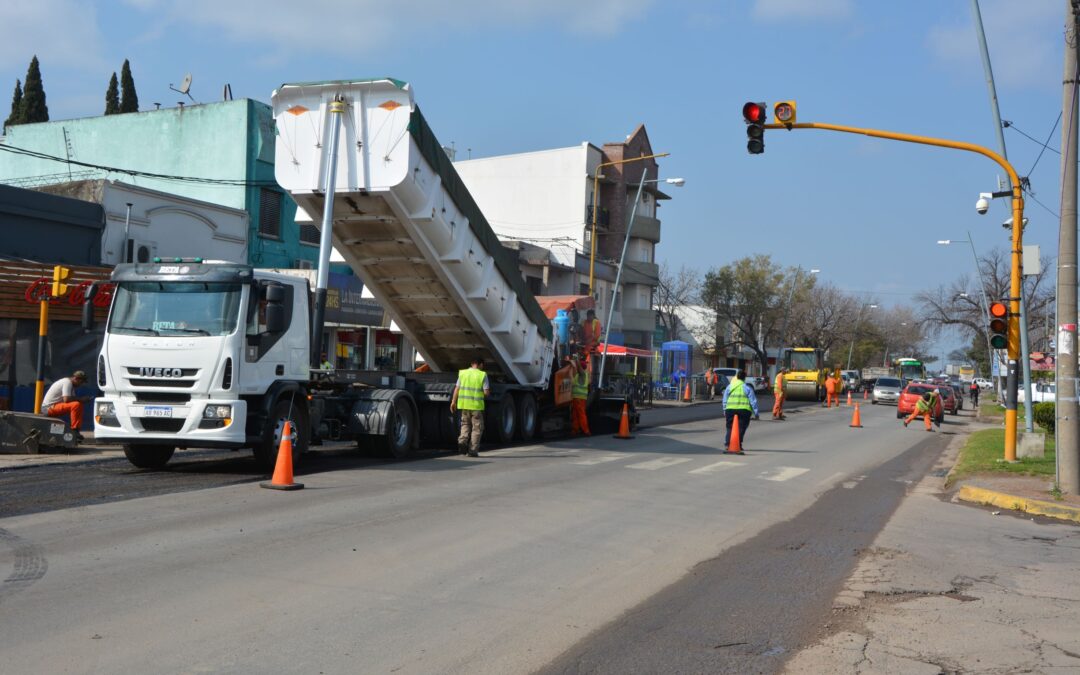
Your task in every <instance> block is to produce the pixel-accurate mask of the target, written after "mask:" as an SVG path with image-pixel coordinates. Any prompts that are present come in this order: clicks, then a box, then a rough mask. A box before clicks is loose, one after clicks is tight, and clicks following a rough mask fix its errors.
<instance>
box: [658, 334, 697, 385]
mask: <svg viewBox="0 0 1080 675" xmlns="http://www.w3.org/2000/svg"><path fill="white" fill-rule="evenodd" d="M691 354H692V352H691V348H690V344H689V343H687V342H683V341H682V340H672V341H671V342H665V343H663V344H662V345H660V380H661V381H668V382H672V383H673V384H677V383H676V382H674V379H675V378H679V379H681V378H682V377H684V376H688V375H690V374H691V373H692V372H693V371H692V366H693V364H692V363H691V360H690V356H691Z"/></svg>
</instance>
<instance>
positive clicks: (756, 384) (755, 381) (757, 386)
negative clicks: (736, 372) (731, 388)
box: [746, 375, 769, 393]
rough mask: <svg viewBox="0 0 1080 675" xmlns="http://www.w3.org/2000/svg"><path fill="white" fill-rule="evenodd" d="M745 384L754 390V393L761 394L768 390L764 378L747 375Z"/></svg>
mask: <svg viewBox="0 0 1080 675" xmlns="http://www.w3.org/2000/svg"><path fill="white" fill-rule="evenodd" d="M746 383H747V384H749V385H750V386H751V387H753V388H754V392H755V393H761V392H763V391H768V390H769V381H768V380H766V379H765V378H764V377H758V376H756V375H748V376H747V377H746Z"/></svg>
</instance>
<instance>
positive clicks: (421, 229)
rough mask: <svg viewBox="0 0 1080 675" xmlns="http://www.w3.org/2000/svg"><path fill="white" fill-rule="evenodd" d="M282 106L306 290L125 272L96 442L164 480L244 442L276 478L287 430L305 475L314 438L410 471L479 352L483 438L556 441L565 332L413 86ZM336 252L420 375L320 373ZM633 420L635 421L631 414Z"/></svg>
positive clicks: (565, 396)
mask: <svg viewBox="0 0 1080 675" xmlns="http://www.w3.org/2000/svg"><path fill="white" fill-rule="evenodd" d="M273 109H274V116H275V120H276V126H277V134H278V136H277V146H276V147H277V157H276V163H277V168H276V172H277V180H278V182H279V183H280V184H281V185H282V186H283V187H284V188H285V189H286V190H288V191H289V193H290V194H291V195H292V196H293V198H294V199H295V200H296V201H297V203H298V204H299V205H300V207H301V209H303V211H304V212H306V213H307V214H310V215H311V216H312V217H313V219H314V220H315V222H316V224H317V225H318V224H319V223H320V221H319V220H318V219H316V218H315V216H317V215H318V214H322V216H323V218H322V221H321V223H322V224H321V225H320V229H321V230H322V232H323V235H322V236H323V240H322V246H321V247H320V252H321V254H322V260H321V263H320V268H319V272H318V281H317V283H316V287H315V288H314V289H312V288H310V287H309V284H308V281H307V280H306V279H303V278H297V277H292V276H288V275H283V274H275V273H272V272H268V271H263V270H258V269H254V268H252V267H251V266H249V265H244V264H236V263H224V262H213V261H205V260H200V259H159V260H155V261H154V262H151V263H144V264H124V265H118V266H117V267H116V269H115V271H114V273H113V275H112V279H111V281H112V283H113V284H115V290H114V296H113V302H112V307H111V310H110V314H109V318H108V324H107V326H106V330H105V338H104V342H103V345H102V350H101V354H100V356H99V358H98V371H97V384H98V386H99V388H100V389H101V390H102V392H103V395H102V397H101V398H99V399H97V400H96V401H95V404H94V417H95V422H96V431H95V437H96V439H97V440H98V441H99V442H105V443H119V444H122V445H123V446H124V450H125V453H126V455H127V457H128V459H129V460H130V461H131V462H132V463H133V464H135V465H136V466H139V467H146V468H155V467H160V466H162V465H164V464H165V463H166V462H168V461H169V459H170V458H171V456H172V454H173V451H174V449H175V448H177V447H181V448H183V447H222V448H241V447H251V448H253V449H254V454H255V458H256V460H257V461H258V463H259V465H260V466H262V467H263V468H269V467H271V466H272V465H273V462H274V460H275V456H276V452H277V448H278V444H279V441H280V439H281V433H282V429H283V428H284V423H285V421H286V420H290V421H291V422H292V423H293V428H294V429H295V432H294V433H295V435H294V439H293V441H294V442H293V448H294V454H295V457H294V459H295V460H297V461H298V460H299V459H300V456H301V455H302V454H303V452H304V451H306V450H307V449H308V448H309V446H310V445H311V444H312V443H318V442H321V441H324V440H355V441H356V442H357V443H358V444H360V445H362V446H372V447H375V448H378V449H381V450H382V451H384V452H386V453H387V454H389V455H391V456H393V457H397V458H404V457H407V456H409V455H410V454H411V453H412V452H413V451H414V450H415V449H416V448H418V447H420V445H421V444H430V445H434V446H447V445H452V444H453V442H454V440H455V439H456V434H457V429H456V424H455V420H454V416H453V415H452V414H451V413H450V410H449V400H450V396H451V393H452V391H453V387H454V382H455V380H456V378H457V372H458V370H459V369H461V368H465V367H468V364H469V361H470V359H471V358H473V357H476V356H479V357H481V358H482V359H483V360H484V362H485V364H486V370H487V372H488V374H489V376H490V379H491V382H492V394H491V396H490V398H489V399H488V400H487V404H486V409H487V415H486V421H487V430H488V437H489V439H490V440H491V441H494V442H496V443H507V442H511V441H513V440H514V439H520V440H529V439H532V438H535V437H536V436H537V435H538V434H540V433H541V431H551V432H556V431H558V430H561V429H564V428H565V427H566V426H567V421H568V409H569V403H570V381H569V368H568V367H567V366H566V364H565V356H566V354H567V352H568V349H570V346H569V345H568V344H567V343H566V341H565V340H562V341H560V339H559V337H558V336H559V335H560V334H565V333H566V332H567V331H559V330H556V329H555V327H554V326H553V322H552V319H551V318H550V317H549V316H547V315H546V314H545V313H544V311H543V310H542V309H541V307H540V305H539V303H538V302H537V299H536V298H535V297H534V296H533V295H532V294H531V293H530V292H529V291H528V289H527V288H526V287H525V284H524V282H523V280H522V277H521V274H520V272H519V271H518V268H517V264H516V260H515V259H514V258H513V257H512V256H511V254H510V253H509V252H508V251H507V250H506V249H504V248H503V247H502V245H501V244H500V243H499V240H498V238H497V237H496V236H495V234H494V233H493V232H492V231H491V228H490V226H489V225H488V223H487V221H486V220H485V219H484V216H483V214H482V213H481V212H480V209H479V208H478V207H477V206H476V204H475V202H474V201H473V199H472V197H471V196H470V195H469V192H468V190H467V189H466V188H465V186H464V184H463V183H462V181H461V179H460V178H459V177H458V175H457V173H456V171H455V170H454V168H453V165H452V164H451V162H450V160H449V158H448V157H447V156H446V154H445V152H444V151H443V149H442V146H441V145H440V144H439V142H438V141H437V140H436V138H435V136H434V134H433V133H432V132H431V129H430V128H429V127H428V124H427V122H426V121H425V119H424V117H423V116H422V115H421V114H420V111H419V109H418V108H417V107H416V105H415V103H414V102H413V96H412V90H411V88H410V87H409V86H408V85H407V84H406V83H404V82H400V81H397V80H391V79H381V80H363V81H339V82H314V83H300V84H286V85H283V86H282V87H281V88H280V89H278V90H277V91H275V92H274V94H273ZM331 243H332V245H333V247H334V248H336V249H337V250H338V251H339V252H340V253H341V254H342V255H343V256H344V258H345V260H346V261H347V262H348V264H349V265H350V266H351V267H352V269H353V270H354V271H355V273H356V274H357V275H358V276H359V277H360V278H361V279H362V280H363V282H364V284H365V286H366V287H367V288H369V289H370V290H371V292H372V293H373V294H374V296H375V297H376V298H377V299H378V300H379V302H380V303H382V305H383V307H385V308H386V309H387V310H388V311H389V312H390V314H391V315H392V316H393V318H394V320H395V322H396V323H397V325H398V326H399V327H400V328H401V330H402V331H403V332H404V334H405V335H406V336H407V337H408V338H409V340H410V341H411V342H412V343H413V344H414V345H415V346H416V347H417V349H418V350H419V351H420V353H421V354H422V355H423V357H424V359H425V361H426V363H427V365H428V366H429V368H430V372H423V373H420V372H380V371H319V370H314V369H313V368H315V367H317V365H318V364H317V362H316V361H317V358H318V356H319V355H320V352H321V351H322V345H321V344H320V341H321V337H322V332H323V331H322V328H323V326H322V324H323V318H322V314H323V309H324V307H325V297H326V278H327V271H328V270H327V268H328V258H329V251H330V244H331ZM88 296H90V297H92V296H93V293H92V292H91V293H88ZM91 322H92V314H91V313H89V312H84V323H85V324H89V323H91ZM592 361H593V364H594V370H598V368H597V366H596V363H597V362H598V361H599V359H598V358H593V359H592ZM623 404H624V399H623V398H622V397H618V396H604V395H601V394H599V393H598V392H596V391H593V392H592V394H591V396H590V417H591V418H592V420H593V421H594V422H595V423H597V424H599V425H600V426H601V427H604V426H605V423H607V424H606V425H607V426H610V424H611V423H613V422H614V423H617V421H618V420H619V418H620V416H621V413H622V410H623ZM630 417H631V423H632V424H636V422H637V414H636V412H635V411H633V409H632V404H631V410H630Z"/></svg>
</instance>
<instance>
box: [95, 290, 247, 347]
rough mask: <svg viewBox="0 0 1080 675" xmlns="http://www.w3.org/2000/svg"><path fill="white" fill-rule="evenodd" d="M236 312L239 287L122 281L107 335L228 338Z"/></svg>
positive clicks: (238, 307)
mask: <svg viewBox="0 0 1080 675" xmlns="http://www.w3.org/2000/svg"><path fill="white" fill-rule="evenodd" d="M239 313H240V284H230V283H224V282H212V283H201V282H200V283H194V282H184V281H171V282H168V283H161V282H156V281H153V282H150V281H147V282H142V281H140V282H124V283H121V284H120V287H119V288H117V289H116V297H115V298H114V300H113V311H112V316H111V318H110V319H109V332H110V333H113V334H123V335H219V336H220V335H229V334H231V333H232V332H233V331H234V330H236V324H237V319H238V317H239Z"/></svg>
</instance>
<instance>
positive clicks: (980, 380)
mask: <svg viewBox="0 0 1080 675" xmlns="http://www.w3.org/2000/svg"><path fill="white" fill-rule="evenodd" d="M975 384H977V385H979V389H993V388H994V383H993V382H991V381H990V380H988V379H986V378H985V377H976V378H975Z"/></svg>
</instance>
